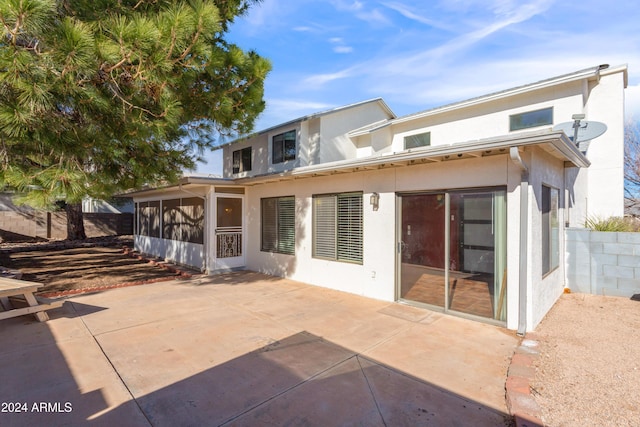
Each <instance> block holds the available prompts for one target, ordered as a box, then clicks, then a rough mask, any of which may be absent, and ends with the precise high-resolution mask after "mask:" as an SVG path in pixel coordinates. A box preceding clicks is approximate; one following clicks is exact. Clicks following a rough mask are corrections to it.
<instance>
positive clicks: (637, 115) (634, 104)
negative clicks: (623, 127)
mask: <svg viewBox="0 0 640 427" xmlns="http://www.w3.org/2000/svg"><path fill="white" fill-rule="evenodd" d="M624 104H625V115H626V116H627V118H629V119H633V120H640V84H636V85H633V86H632V85H629V86H627V89H626V90H625V102H624Z"/></svg>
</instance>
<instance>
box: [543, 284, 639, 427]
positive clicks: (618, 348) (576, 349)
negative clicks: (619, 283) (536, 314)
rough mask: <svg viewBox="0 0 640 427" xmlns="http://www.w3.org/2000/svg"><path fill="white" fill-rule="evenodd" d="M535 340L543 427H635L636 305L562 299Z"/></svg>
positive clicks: (573, 296) (591, 298)
mask: <svg viewBox="0 0 640 427" xmlns="http://www.w3.org/2000/svg"><path fill="white" fill-rule="evenodd" d="M535 336H536V339H538V340H539V343H540V356H539V357H538V360H537V361H536V376H535V379H534V381H533V382H532V384H531V390H532V393H533V395H534V396H535V398H536V401H537V402H538V404H539V405H540V407H541V408H542V420H543V422H544V424H545V425H546V426H554V427H556V426H558V427H559V426H640V301H634V300H631V299H629V298H620V297H605V296H599V295H586V294H564V295H562V297H561V298H560V299H559V300H558V302H557V303H556V305H555V306H554V307H553V308H552V309H551V311H550V312H549V313H548V314H547V316H546V317H545V318H544V320H543V321H542V323H541V324H540V325H539V326H538V328H536V330H535Z"/></svg>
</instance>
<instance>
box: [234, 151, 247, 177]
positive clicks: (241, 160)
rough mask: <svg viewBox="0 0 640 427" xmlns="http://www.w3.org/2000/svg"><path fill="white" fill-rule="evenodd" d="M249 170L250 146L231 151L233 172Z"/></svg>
mask: <svg viewBox="0 0 640 427" xmlns="http://www.w3.org/2000/svg"><path fill="white" fill-rule="evenodd" d="M250 170H251V147H247V148H243V149H242V150H236V151H234V152H233V173H240V172H248V171H250Z"/></svg>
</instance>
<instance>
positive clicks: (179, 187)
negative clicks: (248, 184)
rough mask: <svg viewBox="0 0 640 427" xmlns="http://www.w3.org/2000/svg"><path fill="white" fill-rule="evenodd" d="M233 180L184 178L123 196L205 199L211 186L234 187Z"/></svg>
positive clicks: (200, 177) (198, 177)
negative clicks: (177, 195) (173, 195)
mask: <svg viewBox="0 0 640 427" xmlns="http://www.w3.org/2000/svg"><path fill="white" fill-rule="evenodd" d="M233 185H234V181H233V180H232V179H225V178H219V177H202V176H183V177H182V178H180V181H178V182H177V183H174V184H166V185H163V186H160V187H153V188H145V189H142V190H136V191H132V192H129V193H126V194H123V196H126V197H147V196H157V195H163V194H169V193H175V192H183V193H187V194H191V195H194V196H198V197H204V196H205V195H206V194H207V193H208V192H209V189H210V188H211V186H233Z"/></svg>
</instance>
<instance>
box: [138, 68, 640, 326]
mask: <svg viewBox="0 0 640 427" xmlns="http://www.w3.org/2000/svg"><path fill="white" fill-rule="evenodd" d="M626 85H627V69H626V66H618V67H609V66H597V67H593V68H589V69H586V70H581V71H578V72H575V73H571V74H567V75H563V76H559V77H554V78H550V79H547V80H544V81H540V82H536V83H532V84H528V85H525V86H521V87H517V88H513V89H509V90H505V91H502V92H498V93H493V94H489V95H485V96H481V97H478V98H474V99H470V100H467V101H463V102H459V103H455V104H451V105H446V106H443V107H439V108H435V109H431V110H427V111H422V112H418V113H415V114H411V115H408V116H404V117H396V116H395V115H394V114H393V112H392V111H391V110H390V109H389V107H388V106H387V105H386V104H385V103H384V101H382V100H381V99H374V100H370V101H365V102H361V103H358V104H353V105H348V106H345V107H341V108H336V109H333V110H330V111H325V112H321V113H318V114H314V115H310V116H305V117H302V118H299V119H296V120H292V121H289V122H287V123H283V124H281V125H278V126H275V127H272V128H270V129H267V130H264V131H261V132H258V133H257V134H254V135H251V136H249V137H246V138H241V139H239V140H236V141H234V142H232V143H230V144H228V145H225V146H224V147H223V148H222V150H224V151H223V159H224V166H223V167H224V177H222V178H202V177H185V178H183V180H182V181H181V182H180V183H179V184H176V185H173V186H169V187H165V188H156V189H152V190H145V191H140V192H137V193H134V198H135V203H136V218H137V220H136V236H135V244H136V249H137V250H139V251H141V252H144V253H148V254H152V255H156V256H161V257H164V258H168V259H170V260H173V261H175V262H179V263H183V264H187V265H190V266H194V267H197V268H200V269H202V270H203V271H207V272H209V273H213V272H216V271H225V270H228V269H233V268H246V269H250V270H256V271H261V272H265V273H269V274H274V275H278V276H285V277H289V278H292V279H295V280H299V281H302V282H306V283H310V284H313V285H318V286H324V287H328V288H332V289H338V290H342V291H346V292H351V293H355V294H359V295H364V296H367V297H371V298H377V299H382V300H387V301H399V302H403V303H407V304H414V305H417V306H421V307H427V308H430V309H433V310H438V311H442V312H445V313H449V314H454V315H459V316H464V317H469V318H473V319H476V320H480V321H483V322H489V323H495V324H498V325H503V326H505V327H507V328H509V329H517V330H519V331H520V332H524V331H525V330H529V329H532V328H534V327H535V325H536V324H537V323H538V322H539V321H540V320H541V319H542V317H543V316H544V314H545V313H546V312H547V311H548V309H549V308H550V307H551V306H552V305H553V303H554V302H555V301H556V299H557V298H558V296H559V295H560V294H561V292H562V290H563V288H564V283H565V267H564V229H565V227H569V226H571V227H581V226H582V225H583V223H584V220H585V218H587V217H588V216H609V215H622V213H623V144H624V129H623V117H624V111H623V108H624V107H623V105H624V88H625V87H626ZM576 114H578V115H584V119H581V120H583V122H582V123H585V122H584V121H586V123H589V122H599V123H603V124H605V125H606V128H607V131H606V133H604V134H603V135H602V136H599V137H598V138H597V139H593V140H592V141H582V142H579V143H578V144H576V143H574V142H573V141H572V137H573V135H567V134H566V133H565V132H564V131H562V130H558V129H559V128H558V127H557V125H558V124H561V123H566V122H572V121H573V120H574V117H582V116H575V115H576ZM554 128H555V129H556V130H554Z"/></svg>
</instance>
